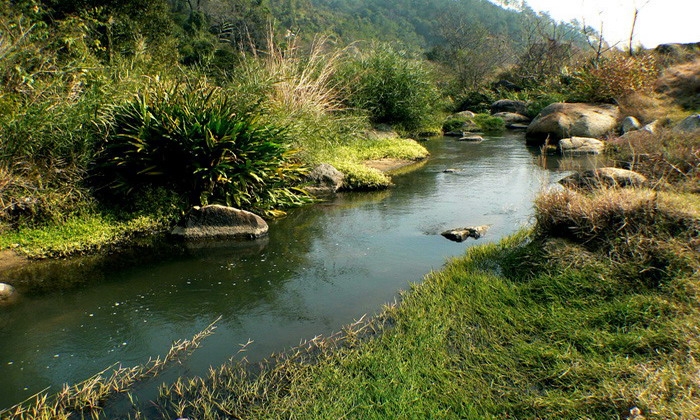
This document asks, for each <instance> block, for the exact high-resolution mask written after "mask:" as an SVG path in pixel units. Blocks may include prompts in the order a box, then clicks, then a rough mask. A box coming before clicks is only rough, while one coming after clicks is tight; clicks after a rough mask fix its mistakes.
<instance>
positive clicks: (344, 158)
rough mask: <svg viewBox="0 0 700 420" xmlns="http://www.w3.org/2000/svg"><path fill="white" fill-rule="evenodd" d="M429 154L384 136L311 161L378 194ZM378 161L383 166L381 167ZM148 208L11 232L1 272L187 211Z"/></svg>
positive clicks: (155, 230)
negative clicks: (328, 166)
mask: <svg viewBox="0 0 700 420" xmlns="http://www.w3.org/2000/svg"><path fill="white" fill-rule="evenodd" d="M326 155H327V156H326ZM428 155H429V153H428V151H427V150H426V149H425V147H423V146H421V145H419V144H418V143H416V142H415V141H413V140H411V139H402V138H399V137H384V138H372V139H371V141H370V140H367V141H366V142H362V141H357V142H356V143H354V144H352V145H349V146H344V147H341V148H338V149H336V151H335V153H334V154H331V153H328V154H324V153H318V152H317V153H316V154H315V155H314V156H313V160H312V161H320V160H321V159H326V161H328V162H331V163H333V164H334V165H335V166H337V167H338V168H340V169H341V170H342V171H343V172H344V173H345V176H346V181H345V183H346V187H344V189H345V190H347V191H350V190H374V189H383V188H389V187H390V186H391V185H392V184H391V175H390V174H389V172H390V171H392V170H395V169H397V168H400V167H404V166H408V165H410V164H412V163H415V162H418V161H421V160H424V159H426V158H427V157H428ZM374 162H383V163H385V164H383V165H379V166H377V165H374V164H373V163H374ZM159 204H160V205H161V206H159ZM150 207H151V208H157V211H147V212H138V213H128V214H122V215H119V216H115V215H114V214H111V212H110V211H106V212H105V211H100V210H98V209H88V210H87V211H84V212H82V213H78V214H74V215H68V216H66V217H64V218H63V219H61V220H59V221H56V222H55V223H51V224H46V225H43V226H20V227H18V228H15V229H7V230H6V231H5V232H3V234H2V235H0V251H2V255H0V270H4V269H5V268H10V267H14V266H16V264H17V262H18V261H20V260H21V261H24V262H27V261H29V260H33V259H46V258H65V257H70V256H75V255H82V254H89V253H94V252H97V251H100V250H103V249H105V248H107V249H110V248H115V247H119V246H128V243H129V241H130V240H132V239H134V238H139V237H143V236H148V235H153V234H161V233H164V232H167V231H168V230H169V229H170V228H171V227H172V225H173V223H175V222H176V221H177V220H178V218H179V217H180V215H181V214H182V212H183V211H184V209H183V208H181V207H179V206H178V205H177V204H176V203H175V202H173V201H170V202H168V201H161V202H160V203H156V205H153V204H152V205H151V206H150ZM5 262H7V263H5Z"/></svg>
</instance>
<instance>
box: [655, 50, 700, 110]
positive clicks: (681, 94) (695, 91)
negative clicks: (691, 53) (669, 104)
mask: <svg viewBox="0 0 700 420" xmlns="http://www.w3.org/2000/svg"><path fill="white" fill-rule="evenodd" d="M654 88H655V91H656V92H658V93H661V94H664V95H665V96H666V97H668V98H669V99H670V100H671V101H673V102H674V103H676V104H678V105H680V106H682V107H684V108H687V109H691V110H697V109H700V57H699V58H696V59H695V60H693V61H691V62H689V63H682V64H677V65H673V66H671V67H669V68H667V69H666V70H664V71H663V73H662V75H661V77H659V79H658V80H657V81H656V84H655V86H654Z"/></svg>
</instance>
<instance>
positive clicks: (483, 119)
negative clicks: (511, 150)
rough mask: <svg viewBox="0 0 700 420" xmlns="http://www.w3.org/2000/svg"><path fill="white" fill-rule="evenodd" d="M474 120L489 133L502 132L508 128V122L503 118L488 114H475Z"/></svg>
mask: <svg viewBox="0 0 700 420" xmlns="http://www.w3.org/2000/svg"><path fill="white" fill-rule="evenodd" d="M474 122H475V123H476V125H478V126H479V128H481V130H482V131H485V132H487V133H493V132H500V131H503V130H505V129H506V124H505V122H503V119H502V118H498V117H492V116H490V115H486V114H477V115H475V116H474Z"/></svg>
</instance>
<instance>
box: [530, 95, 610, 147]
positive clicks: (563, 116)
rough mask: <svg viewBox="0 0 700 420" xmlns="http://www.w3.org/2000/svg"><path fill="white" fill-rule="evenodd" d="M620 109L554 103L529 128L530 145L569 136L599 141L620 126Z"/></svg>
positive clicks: (554, 141)
mask: <svg viewBox="0 0 700 420" xmlns="http://www.w3.org/2000/svg"><path fill="white" fill-rule="evenodd" d="M619 113H620V109H619V108H618V107H617V106H614V105H590V104H565V103H553V104H551V105H549V106H547V107H545V108H544V109H543V110H542V112H540V113H539V115H537V117H536V118H535V119H534V120H532V123H531V124H530V125H529V126H528V128H527V139H528V142H529V143H531V144H542V143H544V141H545V139H547V138H549V139H550V141H551V143H552V144H556V143H558V142H559V140H560V139H563V138H567V137H589V138H600V137H603V136H604V135H606V134H608V133H609V132H611V131H613V130H614V129H615V127H616V126H617V117H618V115H619Z"/></svg>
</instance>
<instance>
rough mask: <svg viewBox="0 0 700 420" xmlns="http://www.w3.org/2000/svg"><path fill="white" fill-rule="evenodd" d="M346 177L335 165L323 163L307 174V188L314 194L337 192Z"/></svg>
mask: <svg viewBox="0 0 700 420" xmlns="http://www.w3.org/2000/svg"><path fill="white" fill-rule="evenodd" d="M344 179H345V175H344V174H343V173H342V172H340V171H339V170H337V169H335V167H334V166H333V165H329V164H328V163H322V164H320V165H318V166H317V167H315V168H314V169H313V170H312V171H311V172H310V173H309V174H308V175H307V176H306V181H307V182H308V183H309V186H307V187H305V189H306V191H308V192H310V193H312V194H315V193H324V192H336V191H338V190H339V189H340V188H341V187H342V186H343V180H344Z"/></svg>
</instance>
